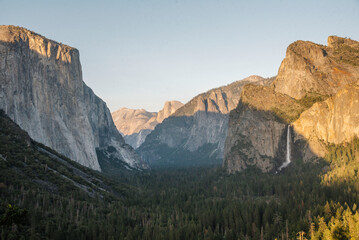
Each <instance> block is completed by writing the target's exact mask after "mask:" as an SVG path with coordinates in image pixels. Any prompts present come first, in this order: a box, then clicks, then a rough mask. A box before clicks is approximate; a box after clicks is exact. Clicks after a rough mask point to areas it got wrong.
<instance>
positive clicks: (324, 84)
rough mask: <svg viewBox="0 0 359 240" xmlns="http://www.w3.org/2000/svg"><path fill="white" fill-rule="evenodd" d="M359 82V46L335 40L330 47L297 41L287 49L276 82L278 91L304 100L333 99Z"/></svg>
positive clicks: (332, 40) (275, 85)
mask: <svg viewBox="0 0 359 240" xmlns="http://www.w3.org/2000/svg"><path fill="white" fill-rule="evenodd" d="M358 78H359V43H358V42H356V41H353V40H351V39H346V38H340V37H336V36H330V37H328V46H322V45H319V44H315V43H312V42H308V41H296V42H294V43H292V44H291V45H289V47H288V48H287V53H286V57H285V58H284V60H283V61H282V64H281V65H280V68H279V71H278V75H277V78H276V79H275V81H274V82H273V86H274V89H275V91H277V92H281V93H284V94H287V95H289V96H290V97H293V98H295V99H301V98H303V97H305V96H306V95H332V94H335V93H336V92H337V91H338V90H340V89H342V88H343V87H344V86H345V85H347V84H349V83H353V82H356V81H357V80H358Z"/></svg>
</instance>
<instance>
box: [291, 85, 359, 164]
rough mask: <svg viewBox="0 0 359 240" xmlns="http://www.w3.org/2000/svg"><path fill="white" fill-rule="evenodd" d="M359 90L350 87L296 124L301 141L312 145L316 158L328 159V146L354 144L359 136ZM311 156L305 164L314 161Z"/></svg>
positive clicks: (317, 105) (302, 117)
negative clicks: (354, 140)
mask: <svg viewBox="0 0 359 240" xmlns="http://www.w3.org/2000/svg"><path fill="white" fill-rule="evenodd" d="M358 123H359V86H358V85H357V84H350V85H347V86H346V87H345V88H344V89H342V90H340V91H339V92H338V93H337V94H335V95H334V96H332V97H330V98H328V99H327V100H325V101H323V102H319V103H316V104H314V105H313V106H312V107H311V108H309V109H308V110H306V111H305V112H303V113H302V114H301V115H300V118H299V119H298V120H297V121H295V122H294V123H293V127H294V130H295V133H296V135H297V137H298V138H304V139H306V140H307V141H308V148H309V149H310V150H311V151H312V152H313V153H315V155H316V156H320V157H324V156H325V154H326V145H327V144H328V143H331V144H340V143H343V142H350V141H351V140H352V139H353V137H354V136H359V125H358ZM311 157H313V156H311V155H308V156H306V157H305V159H304V160H306V161H308V160H310V159H311Z"/></svg>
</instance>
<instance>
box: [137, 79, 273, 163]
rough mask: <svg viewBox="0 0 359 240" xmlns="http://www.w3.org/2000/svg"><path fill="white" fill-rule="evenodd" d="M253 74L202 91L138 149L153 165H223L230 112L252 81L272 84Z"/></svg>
mask: <svg viewBox="0 0 359 240" xmlns="http://www.w3.org/2000/svg"><path fill="white" fill-rule="evenodd" d="M271 81H272V80H271V79H263V78H261V77H259V76H251V77H249V78H246V79H244V80H241V81H237V82H234V83H232V84H230V85H227V86H224V87H220V88H216V89H212V90H210V91H208V92H206V93H203V94H200V95H198V96H196V97H195V98H193V99H192V100H191V101H189V102H188V103H186V104H185V105H184V106H183V107H181V108H179V109H178V110H177V111H176V112H175V113H174V114H173V115H171V116H170V117H169V118H167V119H165V120H164V121H163V122H162V123H161V124H159V125H158V126H156V128H155V130H154V131H152V132H151V133H150V134H149V135H148V136H147V138H146V140H145V142H144V143H143V144H142V145H141V146H140V147H139V148H138V151H139V153H140V155H141V156H142V158H143V159H145V160H146V161H149V163H150V165H151V166H153V167H162V166H171V167H181V166H198V165H211V164H220V163H221V162H222V160H223V149H224V143H225V139H226V136H227V130H228V113H229V112H230V111H231V110H232V109H233V108H235V107H236V106H237V104H238V101H239V99H240V93H241V91H242V87H243V86H244V85H245V84H248V83H255V84H260V85H264V84H266V85H269V84H270V83H271Z"/></svg>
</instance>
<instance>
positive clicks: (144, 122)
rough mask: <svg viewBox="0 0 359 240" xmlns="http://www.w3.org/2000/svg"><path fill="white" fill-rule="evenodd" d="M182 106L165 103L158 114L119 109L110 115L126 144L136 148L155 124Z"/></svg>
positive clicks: (176, 102)
mask: <svg viewBox="0 0 359 240" xmlns="http://www.w3.org/2000/svg"><path fill="white" fill-rule="evenodd" d="M182 106H183V103H181V102H179V101H167V102H165V105H164V107H163V109H162V110H160V111H159V112H158V113H153V112H147V111H146V110H144V109H128V108H121V109H119V110H117V111H115V112H113V113H112V118H113V120H114V122H115V125H116V127H117V129H118V131H120V133H121V134H122V135H123V136H124V138H125V140H126V142H127V143H128V144H130V145H131V146H132V147H134V148H138V147H139V146H140V145H141V144H142V143H143V142H144V141H145V139H146V137H147V135H148V134H149V133H150V132H151V131H152V130H153V129H154V128H155V127H156V126H157V124H159V123H161V122H163V120H164V119H166V118H168V117H169V116H171V115H172V114H173V113H174V112H176V110H177V109H178V108H180V107H182Z"/></svg>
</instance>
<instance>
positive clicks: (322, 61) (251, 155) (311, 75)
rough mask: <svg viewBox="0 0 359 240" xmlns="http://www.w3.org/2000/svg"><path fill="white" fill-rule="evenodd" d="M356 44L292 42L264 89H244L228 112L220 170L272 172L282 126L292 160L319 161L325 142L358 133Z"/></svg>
mask: <svg viewBox="0 0 359 240" xmlns="http://www.w3.org/2000/svg"><path fill="white" fill-rule="evenodd" d="M358 70H359V43H358V42H356V41H353V40H350V39H346V38H339V37H335V36H331V37H329V38H328V46H321V45H318V44H314V43H311V42H304V41H297V42H295V43H293V44H291V45H290V46H289V47H288V49H287V54H286V57H285V59H284V60H283V62H282V64H281V66H280V68H279V71H278V75H277V77H276V79H275V80H274V82H273V83H272V85H271V86H270V87H269V88H261V89H259V88H258V87H254V86H246V87H245V88H244V91H243V92H242V97H241V101H240V102H239V104H238V107H237V108H236V109H235V110H233V111H232V112H231V114H230V120H229V129H228V138H227V141H226V145H225V159H224V166H225V167H226V169H227V170H228V171H229V172H235V171H242V170H244V169H246V168H248V167H249V166H253V167H255V168H259V169H260V170H261V171H263V172H269V171H273V172H274V171H277V170H278V166H279V164H281V163H282V162H283V161H284V156H285V151H286V149H285V148H286V139H285V136H287V135H286V134H287V131H288V130H287V128H286V126H288V124H290V125H292V127H293V128H291V129H292V130H291V131H293V134H291V135H290V136H291V139H290V144H292V146H291V147H292V148H291V149H293V153H291V154H293V155H295V156H294V161H295V160H296V159H302V160H304V162H306V161H316V160H317V159H318V158H321V157H324V156H325V154H326V152H327V146H328V144H339V143H343V142H346V141H350V140H351V139H352V137H353V136H354V135H358V127H357V126H356V125H357V123H358V119H357V118H358V116H357V115H359V114H358V109H357V103H358V101H359V96H358V85H357V83H358V80H359V75H358V73H359V72H358Z"/></svg>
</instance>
